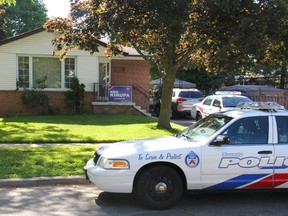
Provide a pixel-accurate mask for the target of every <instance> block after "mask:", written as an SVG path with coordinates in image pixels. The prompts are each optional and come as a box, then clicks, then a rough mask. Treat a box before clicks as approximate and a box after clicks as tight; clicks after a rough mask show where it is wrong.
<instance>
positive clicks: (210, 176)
mask: <svg viewBox="0 0 288 216" xmlns="http://www.w3.org/2000/svg"><path fill="white" fill-rule="evenodd" d="M268 122H269V118H268V117H267V116H257V117H247V118H242V119H239V120H237V121H236V122H234V123H233V124H232V125H230V126H229V127H228V128H227V129H226V130H225V131H224V132H223V133H222V135H224V136H227V137H229V140H230V143H229V144H225V145H224V144H223V145H221V146H215V145H206V146H203V149H202V174H201V176H202V188H203V189H238V188H239V189H240V188H251V189H252V188H255V189H256V188H271V187H272V186H273V175H272V174H273V168H274V167H273V166H274V163H273V161H274V154H275V153H274V147H273V144H268V138H269V137H268V135H269V131H268V129H269V127H268V126H269V123H268ZM270 134H271V133H270Z"/></svg>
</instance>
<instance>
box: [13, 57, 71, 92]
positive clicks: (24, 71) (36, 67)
mask: <svg viewBox="0 0 288 216" xmlns="http://www.w3.org/2000/svg"><path fill="white" fill-rule="evenodd" d="M75 68H76V67H75V58H66V59H65V60H64V61H62V62H61V61H60V60H59V59H58V58H51V57H34V56H18V83H19V87H22V88H28V87H39V84H44V86H45V88H49V89H65V88H69V87H70V79H71V77H73V76H75Z"/></svg>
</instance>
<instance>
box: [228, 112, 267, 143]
mask: <svg viewBox="0 0 288 216" xmlns="http://www.w3.org/2000/svg"><path fill="white" fill-rule="evenodd" d="M222 135H224V136H227V137H228V138H229V144H266V143H268V117H267V116H257V117H249V118H243V119H239V120H238V121H236V122H234V123H233V124H232V125H231V126H229V128H227V129H226V130H225V131H224V132H223V133H222Z"/></svg>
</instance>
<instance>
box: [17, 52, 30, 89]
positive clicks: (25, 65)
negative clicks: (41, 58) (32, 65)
mask: <svg viewBox="0 0 288 216" xmlns="http://www.w3.org/2000/svg"><path fill="white" fill-rule="evenodd" d="M18 86H19V87H22V88H29V57H27V56H20V57H19V58H18Z"/></svg>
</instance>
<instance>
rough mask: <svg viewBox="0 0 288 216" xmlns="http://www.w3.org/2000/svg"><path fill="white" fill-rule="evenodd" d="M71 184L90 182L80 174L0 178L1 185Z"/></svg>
mask: <svg viewBox="0 0 288 216" xmlns="http://www.w3.org/2000/svg"><path fill="white" fill-rule="evenodd" d="M71 184H77V185H78V184H81V185H84V184H90V182H89V181H88V180H87V179H86V177H85V176H84V175H81V176H56V177H37V178H17V179H0V188H1V187H2V188H3V187H30V186H49V185H71Z"/></svg>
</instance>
